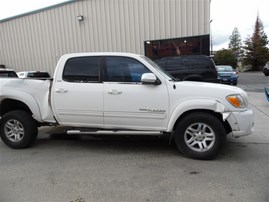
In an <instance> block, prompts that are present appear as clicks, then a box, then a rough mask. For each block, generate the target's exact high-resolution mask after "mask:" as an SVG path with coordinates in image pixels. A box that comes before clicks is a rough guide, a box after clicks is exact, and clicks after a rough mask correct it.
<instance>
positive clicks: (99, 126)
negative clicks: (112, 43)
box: [0, 53, 254, 159]
mask: <svg viewBox="0 0 269 202" xmlns="http://www.w3.org/2000/svg"><path fill="white" fill-rule="evenodd" d="M0 117H1V120H0V127H1V128H0V130H1V138H2V141H3V142H4V143H5V144H6V145H8V146H9V147H11V148H14V149H21V148H26V147H29V146H30V145H32V144H33V142H34V141H35V139H36V137H37V133H38V130H37V129H38V127H39V126H44V125H47V126H63V127H66V128H67V129H68V131H67V132H84V133H85V132H87V133H88V134H100V135H101V134H106V135H108V134H111V135H113V134H127V135H142V134H143V135H158V136H161V135H165V134H170V135H171V137H172V138H171V139H174V141H175V143H176V145H177V147H178V149H179V150H180V151H181V152H182V153H183V154H185V155H186V156H188V157H190V158H195V159H212V158H214V157H215V156H216V155H217V154H218V153H219V151H220V149H221V148H222V146H223V145H224V143H225V140H226V136H227V134H231V135H233V136H234V137H240V136H244V135H249V134H251V133H252V131H253V125H254V117H253V112H252V110H251V109H250V108H249V105H248V96H247V93H246V92H245V91H243V90H242V89H240V88H237V87H233V86H226V85H221V84H213V83H203V82H191V81H177V80H176V79H174V78H173V77H172V76H170V75H169V74H168V73H167V72H165V71H164V70H163V69H162V68H160V67H159V66H158V65H156V64H155V63H154V62H153V61H151V60H150V59H148V58H147V57H145V56H141V55H136V54H131V53H74V54H66V55H63V56H62V57H61V58H60V60H59V61H58V64H57V66H56V69H55V73H54V77H53V79H48V80H35V79H2V80H1V79H0Z"/></svg>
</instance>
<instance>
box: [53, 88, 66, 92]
mask: <svg viewBox="0 0 269 202" xmlns="http://www.w3.org/2000/svg"><path fill="white" fill-rule="evenodd" d="M55 92H56V93H67V92H68V90H66V89H64V88H57V89H55Z"/></svg>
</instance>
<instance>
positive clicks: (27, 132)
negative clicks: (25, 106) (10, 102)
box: [0, 110, 38, 149]
mask: <svg viewBox="0 0 269 202" xmlns="http://www.w3.org/2000/svg"><path fill="white" fill-rule="evenodd" d="M0 132H1V134H0V135H1V139H2V141H3V142H4V143H5V144H6V145H8V146H9V147H11V148H13V149H23V148H27V147H29V146H31V145H32V144H33V142H34V141H35V139H36V137H37V133H38V132H37V123H36V121H35V120H34V119H33V117H32V116H31V114H29V113H27V112H25V111H22V110H16V111H11V112H8V113H6V114H5V115H4V116H3V117H2V119H1V123H0Z"/></svg>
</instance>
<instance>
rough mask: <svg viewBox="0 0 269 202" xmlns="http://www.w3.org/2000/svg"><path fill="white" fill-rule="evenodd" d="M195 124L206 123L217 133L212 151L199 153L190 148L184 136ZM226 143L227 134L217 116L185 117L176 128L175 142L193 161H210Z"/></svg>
mask: <svg viewBox="0 0 269 202" xmlns="http://www.w3.org/2000/svg"><path fill="white" fill-rule="evenodd" d="M194 123H204V124H207V125H208V126H210V127H211V129H212V130H213V131H214V133H215V143H214V145H213V147H212V148H211V149H209V150H208V151H205V152H197V151H194V150H192V149H191V148H189V147H188V145H187V144H186V142H185V139H184V134H185V131H186V129H187V128H188V127H189V126H190V125H192V124H194ZM225 141H226V132H225V129H224V126H223V124H222V123H221V122H220V120H218V119H217V118H216V117H215V116H213V115H211V114H209V113H201V112H199V113H192V114H188V115H187V116H185V117H184V118H183V119H182V120H180V121H179V123H178V124H177V126H176V134H175V142H176V145H177V148H178V149H179V150H180V151H181V152H182V153H183V154H185V155H186V156H188V157H190V158H193V159H204V160H209V159H213V158H215V157H216V155H217V154H218V153H219V151H220V149H221V148H222V146H223V144H224V143H225Z"/></svg>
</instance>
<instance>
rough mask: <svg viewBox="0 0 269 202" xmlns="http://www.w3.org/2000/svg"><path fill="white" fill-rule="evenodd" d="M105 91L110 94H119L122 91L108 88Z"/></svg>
mask: <svg viewBox="0 0 269 202" xmlns="http://www.w3.org/2000/svg"><path fill="white" fill-rule="evenodd" d="M107 93H108V94H111V95H120V94H122V91H121V90H116V89H112V90H108V92H107Z"/></svg>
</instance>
